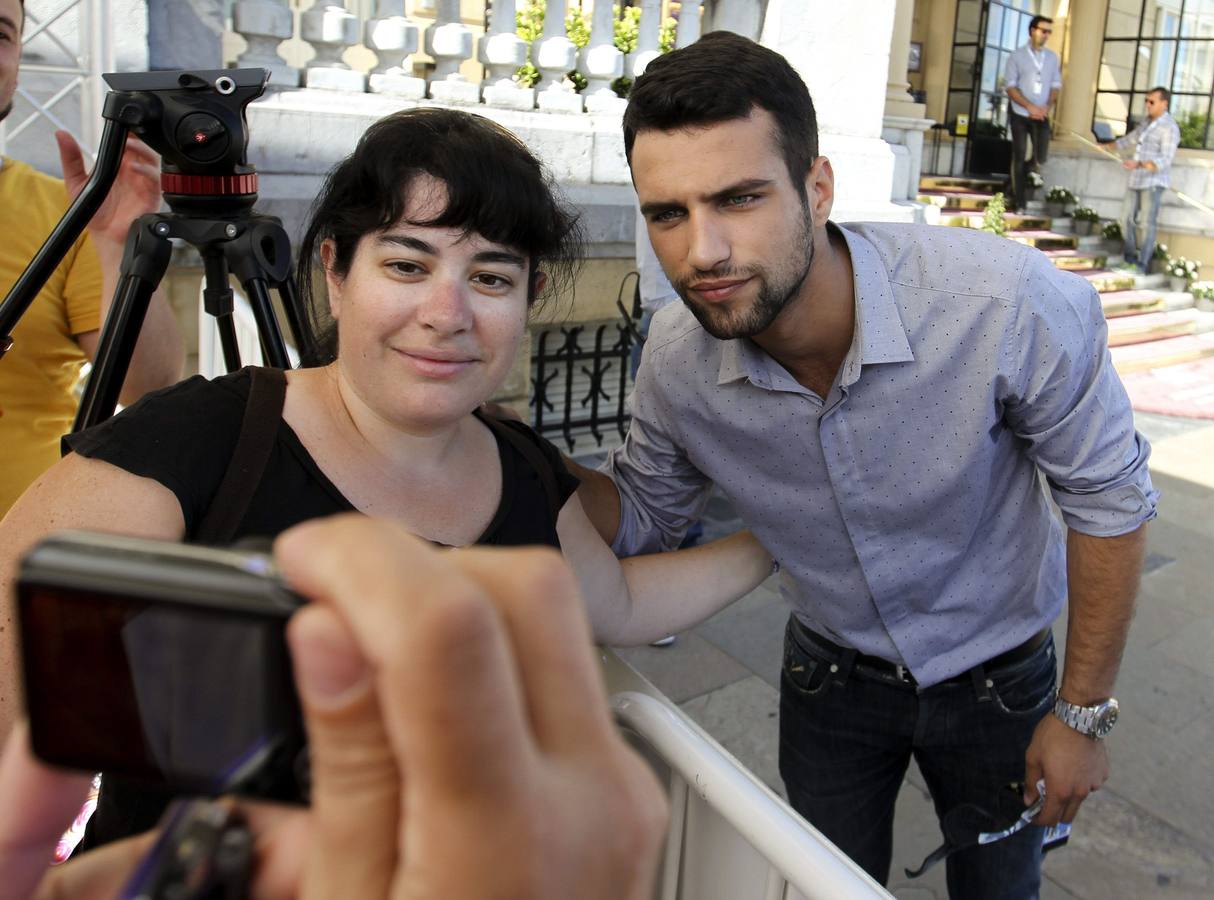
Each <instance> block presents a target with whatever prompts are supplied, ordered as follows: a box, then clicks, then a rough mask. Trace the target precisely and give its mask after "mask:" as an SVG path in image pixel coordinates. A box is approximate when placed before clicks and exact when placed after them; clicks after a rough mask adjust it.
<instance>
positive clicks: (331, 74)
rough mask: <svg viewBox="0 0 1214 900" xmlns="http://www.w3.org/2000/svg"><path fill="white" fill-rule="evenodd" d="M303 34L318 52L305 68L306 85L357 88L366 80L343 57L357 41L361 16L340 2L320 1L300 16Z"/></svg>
mask: <svg viewBox="0 0 1214 900" xmlns="http://www.w3.org/2000/svg"><path fill="white" fill-rule="evenodd" d="M299 33H300V36H301V37H302V38H303V39H304V40H305V41H307V42H308V43H310V44H311V45H312V49H313V50H315V51H316V56H315V57H314V58H313V59H312V61H311V62H309V63H308V67H307V69H306V71H305V72H304V85H305V86H306V87H310V88H324V89H325V90H331V91H357V92H359V93H361V92H362V91H363V90H364V89H365V87H366V85H365V84H364V80H363V75H362V73H361V72H356V71H354V70H353V69H351V68H350V67H349V66H348V65H346V64H345V62H343V61H342V58H341V55H342V53H344V52H345V50H346V48H347V47H353V46H354V45H355V44H357V43H358V17H357V16H355V15H353V14H352V13H350V12H349V11H348V10H347V9H346V8H345V7H344V6H341V5H340V4H337V3H318V4H317V5H316V6H313V7H312V8H311V9H309V10H308V11H307V12H305V13H302V14H301V15H300V17H299Z"/></svg>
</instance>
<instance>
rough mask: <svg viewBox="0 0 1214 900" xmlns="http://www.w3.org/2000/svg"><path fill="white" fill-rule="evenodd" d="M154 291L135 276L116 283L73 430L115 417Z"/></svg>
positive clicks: (154, 288) (147, 282)
mask: <svg viewBox="0 0 1214 900" xmlns="http://www.w3.org/2000/svg"><path fill="white" fill-rule="evenodd" d="M155 290H156V284H155V283H154V282H149V281H145V280H144V279H142V278H140V277H139V276H137V275H124V276H123V278H122V281H120V282H119V285H118V290H117V292H116V293H115V295H114V302H113V304H112V305H111V306H110V314H109V315H108V316H106V319H105V326H104V327H103V328H102V329H101V337H100V338H99V339H98V341H97V356H96V358H95V359H94V361H93V372H92V374H91V375H89V380H88V384H86V385H85V387H84V396H83V397H82V398H81V400H80V409H79V410H77V412H76V421H75V422H74V423H73V425H72V431H73V432H76V431H83V430H84V429H85V428H88V427H89V426H90V425H96V424H97V423H99V422H104V421H105V420H106V419H108V418H109V417H110V416H112V415H113V414H114V407H115V406H117V405H118V395H119V394H120V393H121V392H122V382H123V380H124V379H125V378H126V370H127V368H128V367H129V366H130V364H131V356H132V354H134V352H135V343H136V342H137V341H138V340H139V329H140V328H141V327H142V326H143V317H144V315H145V314H146V313H147V310H148V303H149V301H151V299H152V294H153V293H154V292H155Z"/></svg>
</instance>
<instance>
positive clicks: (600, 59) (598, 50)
mask: <svg viewBox="0 0 1214 900" xmlns="http://www.w3.org/2000/svg"><path fill="white" fill-rule="evenodd" d="M614 12H615V10H614V9H613V8H612V4H611V0H597V2H596V3H595V4H594V18H593V19H592V20H591V25H590V43H588V44H587V45H586V46H585V47H583V48H582V52H581V53H580V54H579V59H578V62H579V65H580V68H581V71H582V74H583V75H585V76H586V82H587V84H586V91H585V99H586V111H587V112H593V113H606V112H620V111H622V110H623V108H624V107H625V106H627V105H628V101H627V100H625V99H623V98H622V97H620V96H618V95H617V94H616V92H615V91H613V90H612V89H611V82H613V81H615V80H616V79H617V78H620V77H622V76H623V74H624V54H623V53H621V52H620V51H619V50H618V49H616V46H615V16H614Z"/></svg>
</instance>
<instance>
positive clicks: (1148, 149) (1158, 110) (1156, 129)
mask: <svg viewBox="0 0 1214 900" xmlns="http://www.w3.org/2000/svg"><path fill="white" fill-rule="evenodd" d="M1171 101H1172V92H1171V91H1169V90H1168V89H1167V88H1165V87H1157V88H1152V89H1151V90H1150V91H1149V92H1148V93H1147V99H1146V106H1147V117H1146V119H1145V120H1144V121H1143V122H1142V123H1141V124H1140V125H1139V126H1138V127H1137V128H1135V129H1133V130H1132V131H1130V133H1129V134H1127V135H1125V136H1124V137H1122V138H1119V139H1118V140H1116V141H1107V142H1104V143H1105V144H1106V145H1107V144H1113V145H1115V146H1116V147H1117V149H1118V150H1120V151H1125V150H1126V149H1128V148H1129V147H1133V148H1134V156H1133V158H1132V159H1126V160H1123V161H1122V163H1121V166H1122V168H1124V169H1126V170H1127V171H1128V172H1129V173H1130V185H1129V187H1130V211H1129V214H1128V215H1127V216H1126V220H1125V229H1124V231H1125V251H1124V255H1125V261H1126V266H1127V267H1129V268H1131V269H1133V270H1134V271H1136V272H1138V273H1140V274H1142V273H1145V272H1146V270H1147V267H1148V266H1149V265H1150V264H1151V257H1153V256H1154V255H1155V226H1156V223H1157V222H1158V219H1159V202H1160V200H1162V199H1163V192H1164V191H1165V190H1166V189H1167V187H1168V185H1169V184H1170V183H1171V176H1172V159H1173V158H1174V157H1175V156H1176V149H1177V148H1178V147H1179V146H1180V127H1179V126H1178V125H1177V124H1176V120H1175V119H1173V118H1172V114H1171V113H1170V112H1168V107H1169V105H1170V104H1171ZM1144 205H1145V206H1146V207H1147V224H1146V234H1144V235H1143V237H1142V252H1141V253H1139V251H1138V247H1139V244H1138V223H1139V214H1140V212H1141V211H1142V208H1143V206H1144Z"/></svg>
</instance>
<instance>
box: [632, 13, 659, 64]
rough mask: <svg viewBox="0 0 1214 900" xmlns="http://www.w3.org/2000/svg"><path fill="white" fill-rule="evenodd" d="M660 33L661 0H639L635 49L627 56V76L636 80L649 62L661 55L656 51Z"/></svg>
mask: <svg viewBox="0 0 1214 900" xmlns="http://www.w3.org/2000/svg"><path fill="white" fill-rule="evenodd" d="M661 32H662V0H641V21H640V24H639V25H638V26H637V48H636V49H635V50H633V51H632V53H630V54H629V55H628V74H629V75H631V76H632V77H633V79H637V78H640V77H641V73H642V72H644V71H645V69H646V68H647V67H648V66H649V64H650V63H651V62H653V61H654V60H655V59H657V58H658V57H659V56H661V55H662V51H661V50H659V49H658V47H659V45H660V43H661Z"/></svg>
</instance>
